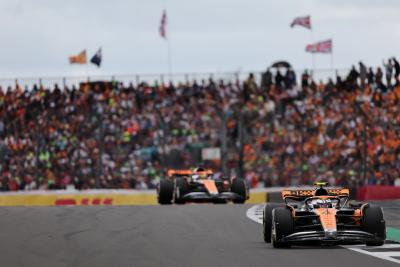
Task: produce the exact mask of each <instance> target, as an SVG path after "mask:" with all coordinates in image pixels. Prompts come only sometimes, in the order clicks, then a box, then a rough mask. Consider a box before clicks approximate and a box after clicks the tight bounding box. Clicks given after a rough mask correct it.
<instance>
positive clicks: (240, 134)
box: [238, 108, 244, 179]
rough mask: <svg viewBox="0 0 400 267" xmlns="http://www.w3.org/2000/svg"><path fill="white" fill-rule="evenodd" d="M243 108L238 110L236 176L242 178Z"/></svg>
mask: <svg viewBox="0 0 400 267" xmlns="http://www.w3.org/2000/svg"><path fill="white" fill-rule="evenodd" d="M243 130H244V129H243V110H242V109H241V108H240V110H239V122H238V138H239V162H238V176H239V177H240V178H243V179H244V177H243V176H244V170H243V164H244V134H243Z"/></svg>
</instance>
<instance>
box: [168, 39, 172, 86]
mask: <svg viewBox="0 0 400 267" xmlns="http://www.w3.org/2000/svg"><path fill="white" fill-rule="evenodd" d="M170 36H171V35H169V36H168V39H167V49H168V53H167V54H168V77H169V80H170V81H172V60H171V58H172V57H171V45H170V41H169V39H170Z"/></svg>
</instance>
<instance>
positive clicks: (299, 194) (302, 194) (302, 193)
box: [282, 188, 350, 200]
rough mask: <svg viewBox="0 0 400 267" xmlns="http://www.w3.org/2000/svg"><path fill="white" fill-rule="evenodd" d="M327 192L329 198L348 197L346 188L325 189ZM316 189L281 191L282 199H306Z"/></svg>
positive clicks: (312, 194)
mask: <svg viewBox="0 0 400 267" xmlns="http://www.w3.org/2000/svg"><path fill="white" fill-rule="evenodd" d="M325 189H326V191H328V195H329V196H336V197H349V194H350V192H349V189H347V188H325ZM315 190H316V189H284V190H282V198H283V199H285V198H292V199H298V200H302V199H306V198H308V197H313V196H314V194H315Z"/></svg>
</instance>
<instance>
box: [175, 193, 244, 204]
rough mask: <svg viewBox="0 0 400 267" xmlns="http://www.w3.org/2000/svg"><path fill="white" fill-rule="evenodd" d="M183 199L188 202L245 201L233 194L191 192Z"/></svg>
mask: <svg viewBox="0 0 400 267" xmlns="http://www.w3.org/2000/svg"><path fill="white" fill-rule="evenodd" d="M182 199H184V200H187V201H201V202H203V201H210V202H212V201H215V200H227V201H233V200H245V199H244V198H243V197H242V196H241V195H239V194H236V193H233V192H221V193H218V194H210V193H208V192H191V193H187V194H186V195H184V196H182Z"/></svg>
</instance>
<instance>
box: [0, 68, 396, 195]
mask: <svg viewBox="0 0 400 267" xmlns="http://www.w3.org/2000/svg"><path fill="white" fill-rule="evenodd" d="M393 68H394V69H395V71H394V73H392V74H391V77H390V79H388V78H387V77H386V78H387V79H384V77H383V75H382V73H380V72H379V71H377V72H372V73H364V72H363V70H361V71H360V70H358V69H352V70H350V71H347V73H346V75H344V71H343V70H341V71H340V72H336V73H335V74H337V76H336V77H333V78H332V79H328V78H326V77H327V76H323V75H322V76H320V77H318V75H317V73H318V72H315V73H314V76H312V75H310V74H311V73H306V72H304V71H303V72H301V73H299V72H297V73H294V76H293V75H288V73H289V72H287V71H286V70H280V72H279V74H278V72H277V71H276V70H272V72H271V73H270V74H268V75H267V74H266V73H256V74H255V75H253V74H237V73H236V74H235V73H220V74H213V75H209V74H187V75H176V76H174V79H172V81H171V82H170V79H169V77H168V76H167V75H164V76H162V75H157V76H122V75H121V76H113V77H92V78H89V79H87V78H73V79H72V78H71V79H67V78H60V79H58V78H54V79H30V80H29V79H25V80H24V79H20V80H16V81H15V80H13V81H11V80H10V81H5V80H3V82H4V83H2V84H3V86H8V87H2V89H1V91H0V138H1V139H0V150H1V153H0V155H1V159H0V162H1V165H0V179H1V187H0V189H1V190H4V191H8V190H34V189H63V188H67V187H75V188H77V189H88V188H137V189H146V188H154V187H155V185H156V183H157V181H158V180H159V179H160V177H162V176H163V175H164V171H165V168H166V167H167V166H169V167H177V168H178V167H189V166H192V165H193V164H198V163H200V162H202V163H204V164H206V165H209V166H211V167H213V168H215V169H217V170H219V171H220V172H219V173H218V172H217V174H216V175H222V173H225V174H231V175H232V174H235V175H240V176H242V177H244V178H246V179H247V180H248V181H249V183H250V184H251V185H252V186H253V187H260V186H284V185H285V186H286V185H296V184H303V183H310V182H311V181H312V180H314V179H315V178H320V179H326V180H328V181H329V182H330V183H331V184H337V185H349V186H358V185H365V184H384V185H393V184H395V183H399V177H400V173H399V169H400V168H399V167H400V166H399V159H400V141H399V140H398V136H399V134H400V133H399V130H400V129H399V122H400V116H399V115H398V114H400V113H399V110H398V109H399V105H398V104H399V99H400V84H399V72H400V70H399V69H398V67H396V65H394V66H393ZM321 73H326V71H325V72H321ZM367 74H368V75H367ZM244 75H246V77H244ZM371 75H372V76H371ZM268 77H270V78H268ZM319 78H321V79H319ZM144 80H148V81H151V82H149V83H147V82H144ZM95 81H102V82H95ZM104 81H110V82H104ZM7 82H8V83H9V84H8V85H6V83H7ZM205 148H218V149H220V152H221V153H220V155H221V158H220V159H208V160H204V158H202V153H201V152H202V149H205Z"/></svg>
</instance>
